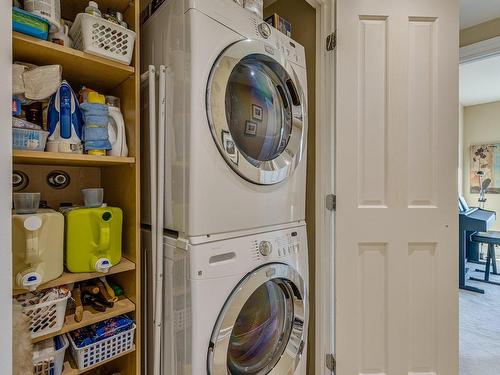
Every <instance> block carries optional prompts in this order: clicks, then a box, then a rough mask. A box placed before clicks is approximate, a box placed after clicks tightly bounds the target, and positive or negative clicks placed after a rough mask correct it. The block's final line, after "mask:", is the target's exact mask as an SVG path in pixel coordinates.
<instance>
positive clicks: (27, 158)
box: [12, 150, 135, 167]
mask: <svg viewBox="0 0 500 375" xmlns="http://www.w3.org/2000/svg"><path fill="white" fill-rule="evenodd" d="M12 157H13V159H14V163H16V164H35V165H67V166H69V165H71V166H72V165H76V166H81V167H109V166H113V165H127V164H135V158H134V157H124V156H96V155H87V154H63V153H59V152H45V151H21V150H14V151H13V152H12Z"/></svg>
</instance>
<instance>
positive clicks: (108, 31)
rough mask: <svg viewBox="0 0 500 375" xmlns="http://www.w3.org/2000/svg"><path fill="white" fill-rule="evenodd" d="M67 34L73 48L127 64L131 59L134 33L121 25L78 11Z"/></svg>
mask: <svg viewBox="0 0 500 375" xmlns="http://www.w3.org/2000/svg"><path fill="white" fill-rule="evenodd" d="M69 36H70V37H71V38H72V39H73V48H76V49H79V50H80V51H83V52H88V53H92V54H94V55H98V56H102V57H105V58H108V59H111V60H115V61H118V62H121V63H124V64H127V65H130V62H131V61H132V54H133V52H134V42H135V33H134V32H133V31H132V30H129V29H127V28H125V27H123V26H120V25H117V24H115V23H113V22H110V21H107V20H105V19H104V18H100V17H96V16H93V15H90V14H87V13H79V14H78V15H77V16H76V19H75V22H74V23H73V26H72V27H71V30H70V32H69Z"/></svg>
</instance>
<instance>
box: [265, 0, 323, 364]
mask: <svg viewBox="0 0 500 375" xmlns="http://www.w3.org/2000/svg"><path fill="white" fill-rule="evenodd" d="M313 4H314V5H315V6H317V4H316V2H314V1H312V2H311V1H308V0H264V19H265V20H267V21H268V22H269V23H272V24H273V26H274V27H276V28H277V29H279V30H280V31H281V32H283V33H284V34H286V35H288V36H290V37H291V38H292V39H293V40H295V41H296V42H297V43H299V44H301V45H302V46H303V47H304V49H305V54H306V66H307V107H308V108H307V109H308V111H307V113H308V118H307V127H308V130H307V160H306V162H307V183H306V184H307V185H306V222H307V243H308V244H307V246H308V253H309V283H308V292H309V328H308V340H307V341H308V345H307V346H308V348H307V367H308V370H307V373H314V365H315V363H314V353H315V348H314V342H315V334H314V332H315V301H314V295H315V277H314V275H315V274H316V272H315V259H316V257H315V247H316V246H315V231H316V225H315V220H316V217H315V202H316V200H315V197H316V194H315V192H316V147H315V145H316V126H317V124H316V108H317V107H316V91H317V87H316V66H317V35H316V34H317V24H316V22H317V9H316V8H315V7H314V6H313Z"/></svg>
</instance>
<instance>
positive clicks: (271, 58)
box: [141, 0, 307, 238]
mask: <svg viewBox="0 0 500 375" xmlns="http://www.w3.org/2000/svg"><path fill="white" fill-rule="evenodd" d="M141 47H142V53H141V64H142V71H143V72H144V71H147V70H148V67H149V66H150V65H154V66H156V67H157V70H158V69H159V68H158V67H159V66H161V65H165V66H166V67H167V76H168V78H167V81H168V82H167V89H166V92H167V94H166V103H167V104H166V107H167V108H166V112H167V116H166V117H167V118H166V127H165V128H166V131H165V133H166V147H165V148H166V151H165V162H166V166H165V178H166V181H167V182H166V184H165V218H164V220H165V227H166V228H167V229H171V230H174V231H176V232H179V233H180V235H181V236H182V237H184V238H191V237H197V236H206V235H209V234H216V233H226V232H231V231H239V230H244V229H255V228H262V227H266V226H269V225H276V224H285V223H293V222H295V223H297V222H299V221H301V220H304V218H305V185H306V160H305V159H306V158H305V156H306V155H305V153H306V134H307V110H306V109H307V103H306V98H307V93H306V88H307V82H306V65H305V53H304V48H303V47H302V46H301V45H299V44H297V43H296V42H294V41H293V40H291V39H290V38H288V37H286V36H285V35H283V34H282V33H280V32H279V31H277V30H276V29H274V28H272V27H270V26H269V25H268V24H267V23H264V22H263V21H262V19H259V18H258V17H257V16H255V15H254V14H253V13H251V12H249V11H247V10H245V9H243V8H241V7H240V6H238V5H237V4H235V3H234V2H233V1H232V0H210V1H207V0H169V1H166V2H165V3H164V4H163V5H162V6H161V7H160V8H159V9H158V10H157V11H156V12H155V13H154V14H153V15H152V16H151V17H150V19H149V20H147V21H146V23H145V24H144V26H143V29H142V35H141ZM157 86H158V84H157ZM141 96H142V101H143V103H142V108H141V109H142V113H143V117H142V122H141V128H142V129H143V130H144V132H143V134H142V136H141V140H142V141H143V144H142V150H143V155H142V161H143V164H142V172H143V173H142V175H143V177H144V179H143V182H142V186H143V189H142V190H143V194H142V195H143V202H142V207H143V208H144V210H143V218H142V222H143V223H148V222H149V217H150V212H149V207H150V204H149V194H148V191H149V190H150V189H149V185H150V184H149V177H148V174H149V170H150V166H149V156H148V151H149V148H150V146H149V134H148V130H147V129H148V124H149V115H148V111H149V103H150V100H152V101H155V103H156V101H157V99H156V98H149V95H148V90H147V89H145V90H143V94H142V95H141ZM157 105H158V104H157Z"/></svg>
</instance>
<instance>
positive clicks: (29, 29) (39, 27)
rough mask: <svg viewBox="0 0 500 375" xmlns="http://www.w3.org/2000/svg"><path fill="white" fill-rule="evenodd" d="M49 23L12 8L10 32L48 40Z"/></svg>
mask: <svg viewBox="0 0 500 375" xmlns="http://www.w3.org/2000/svg"><path fill="white" fill-rule="evenodd" d="M49 27H50V24H49V22H48V21H47V20H46V19H45V18H42V17H40V16H37V15H35V14H32V13H30V12H26V11H25V10H23V9H19V8H16V7H13V8H12V30H13V31H17V32H19V33H23V34H26V35H30V36H33V37H35V38H38V39H43V40H47V39H48V38H49Z"/></svg>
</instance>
